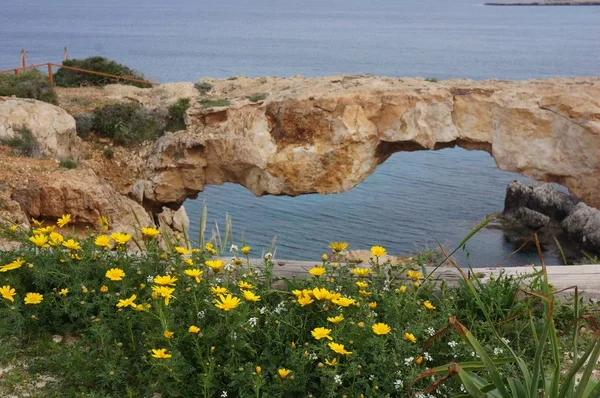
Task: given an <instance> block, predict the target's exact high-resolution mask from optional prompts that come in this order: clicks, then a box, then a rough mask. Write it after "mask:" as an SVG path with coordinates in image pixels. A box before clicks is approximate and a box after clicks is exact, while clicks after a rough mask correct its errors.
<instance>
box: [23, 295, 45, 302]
mask: <svg viewBox="0 0 600 398" xmlns="http://www.w3.org/2000/svg"><path fill="white" fill-rule="evenodd" d="M42 300H44V296H43V295H42V294H40V293H27V294H26V295H25V298H24V299H23V301H25V304H39V303H41V302H42Z"/></svg>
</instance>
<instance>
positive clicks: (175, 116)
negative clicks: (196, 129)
mask: <svg viewBox="0 0 600 398" xmlns="http://www.w3.org/2000/svg"><path fill="white" fill-rule="evenodd" d="M189 107H190V99H189V98H180V99H179V100H177V102H176V103H174V104H173V105H171V106H169V109H168V111H169V119H168V121H167V126H166V127H165V129H166V130H168V131H179V130H185V129H186V125H185V118H184V117H185V113H186V112H187V110H188V108H189Z"/></svg>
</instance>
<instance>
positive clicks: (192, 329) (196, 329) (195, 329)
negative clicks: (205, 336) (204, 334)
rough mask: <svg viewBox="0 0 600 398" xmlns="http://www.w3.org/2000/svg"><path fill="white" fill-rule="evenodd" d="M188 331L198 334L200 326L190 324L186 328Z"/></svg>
mask: <svg viewBox="0 0 600 398" xmlns="http://www.w3.org/2000/svg"><path fill="white" fill-rule="evenodd" d="M188 332H190V333H193V334H198V333H200V328H199V327H198V326H196V325H192V326H190V327H189V328H188Z"/></svg>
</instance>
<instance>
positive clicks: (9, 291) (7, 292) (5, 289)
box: [0, 285, 17, 303]
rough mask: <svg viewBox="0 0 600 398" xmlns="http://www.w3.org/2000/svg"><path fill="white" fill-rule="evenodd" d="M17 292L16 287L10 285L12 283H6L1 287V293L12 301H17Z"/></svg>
mask: <svg viewBox="0 0 600 398" xmlns="http://www.w3.org/2000/svg"><path fill="white" fill-rule="evenodd" d="M16 294H17V293H16V292H15V288H14V287H10V285H4V286H2V287H0V295H1V296H2V297H3V298H5V299H7V300H8V301H11V302H13V303H14V302H15V299H14V296H15V295H16Z"/></svg>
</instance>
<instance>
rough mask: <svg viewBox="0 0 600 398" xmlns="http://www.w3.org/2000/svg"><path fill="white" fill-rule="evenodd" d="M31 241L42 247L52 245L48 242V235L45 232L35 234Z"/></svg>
mask: <svg viewBox="0 0 600 398" xmlns="http://www.w3.org/2000/svg"><path fill="white" fill-rule="evenodd" d="M29 241H30V242H32V243H33V244H34V245H36V247H38V248H40V249H45V248H47V247H50V245H49V244H48V237H47V236H46V235H44V234H38V235H33V236H31V237H30V238H29Z"/></svg>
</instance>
